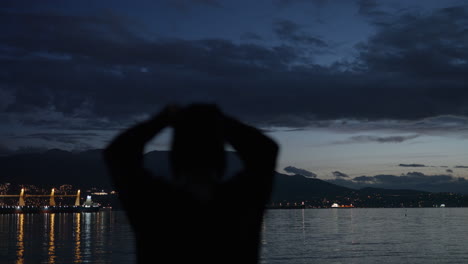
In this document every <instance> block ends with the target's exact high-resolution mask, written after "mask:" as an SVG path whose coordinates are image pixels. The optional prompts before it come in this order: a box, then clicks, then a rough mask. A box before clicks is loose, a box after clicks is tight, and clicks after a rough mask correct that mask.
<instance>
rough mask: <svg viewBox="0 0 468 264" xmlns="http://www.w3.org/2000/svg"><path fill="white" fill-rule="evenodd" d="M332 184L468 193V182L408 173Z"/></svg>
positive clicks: (439, 176) (339, 181)
mask: <svg viewBox="0 0 468 264" xmlns="http://www.w3.org/2000/svg"><path fill="white" fill-rule="evenodd" d="M328 181H329V182H331V183H335V184H339V185H342V186H346V187H350V188H355V189H360V188H364V187H374V188H386V189H413V190H422V191H430V192H460V193H467V192H468V191H467V190H468V189H467V187H468V181H467V180H466V179H465V178H461V177H455V176H452V175H425V174H424V173H421V172H408V173H406V174H402V175H400V176H397V175H386V174H381V175H375V176H359V177H355V178H352V179H343V178H339V179H335V180H328Z"/></svg>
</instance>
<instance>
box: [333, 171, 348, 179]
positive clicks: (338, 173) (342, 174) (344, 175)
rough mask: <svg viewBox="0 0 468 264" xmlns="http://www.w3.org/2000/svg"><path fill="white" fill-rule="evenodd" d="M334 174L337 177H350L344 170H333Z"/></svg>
mask: <svg viewBox="0 0 468 264" xmlns="http://www.w3.org/2000/svg"><path fill="white" fill-rule="evenodd" d="M332 174H333V176H335V177H336V178H349V175H347V174H344V173H342V172H339V171H334V172H332Z"/></svg>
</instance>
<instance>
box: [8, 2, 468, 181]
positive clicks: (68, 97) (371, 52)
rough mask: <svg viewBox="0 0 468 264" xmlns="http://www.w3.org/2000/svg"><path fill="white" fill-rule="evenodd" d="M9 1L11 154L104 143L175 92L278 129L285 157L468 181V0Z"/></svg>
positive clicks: (302, 164)
mask: <svg viewBox="0 0 468 264" xmlns="http://www.w3.org/2000/svg"><path fill="white" fill-rule="evenodd" d="M0 12H1V15H0V25H1V27H0V28H1V34H0V67H1V70H0V123H1V125H0V133H1V142H0V151H1V152H4V153H5V152H11V151H16V150H34V149H43V148H53V147H58V148H65V149H70V150H72V149H88V148H101V147H103V146H104V145H105V144H106V143H107V142H108V141H109V140H110V139H111V138H112V137H113V136H114V135H115V134H116V133H117V132H118V131H119V129H122V128H125V127H128V126H129V125H130V124H132V123H134V122H136V121H137V120H141V119H143V118H145V117H148V116H149V115H151V114H152V113H155V112H157V111H158V110H159V109H161V108H162V107H163V106H164V105H166V104H167V103H173V102H177V103H181V104H186V103H190V102H214V103H218V104H219V105H220V106H221V107H222V109H223V110H224V111H225V112H227V113H230V114H232V115H235V116H237V117H239V118H240V119H242V120H244V121H246V122H249V123H250V124H253V125H255V126H257V127H260V128H263V129H265V130H266V131H269V134H270V135H271V136H272V137H274V138H276V139H277V140H278V141H279V142H280V143H281V145H282V154H281V155H282V156H281V162H280V165H279V166H280V167H286V166H289V165H291V166H295V167H297V168H301V169H306V170H310V171H312V172H313V173H314V174H315V173H316V174H317V175H318V176H319V177H320V176H322V177H333V173H332V172H334V171H335V172H336V171H343V172H344V173H346V174H347V175H350V176H359V175H362V174H364V173H368V174H373V175H375V174H376V173H379V172H388V173H404V172H408V170H407V168H405V167H401V166H398V164H402V163H409V164H419V163H421V164H429V165H434V166H450V167H451V168H452V167H453V168H452V169H454V172H453V173H454V175H457V176H461V177H465V176H466V177H468V170H466V169H465V170H461V169H458V170H457V168H455V166H462V165H468V150H466V148H464V147H463V146H468V144H467V139H468V136H467V132H468V87H467V76H468V75H467V73H468V3H467V2H466V1H436V0H434V1H427V0H425V1H396V0H395V1H393V0H392V1H372V0H354V1H353V0H341V1H338V0H337V1H327V0H310V1H306V0H273V1H217V0H171V1H169V0H168V1H138V2H129V1H115V0H114V1H2V2H1V3H0ZM166 142H167V137H164V136H163V138H162V139H161V140H159V141H156V142H155V144H154V145H153V147H156V148H158V147H159V148H164V147H165V145H166ZM435 163H437V164H435ZM428 168H432V169H427V170H426V171H424V172H425V173H433V174H437V173H439V172H442V171H443V172H444V173H445V172H446V171H447V169H446V168H444V167H441V169H440V171H438V170H435V169H434V167H431V166H428ZM423 169H424V168H418V170H419V171H422V170H423Z"/></svg>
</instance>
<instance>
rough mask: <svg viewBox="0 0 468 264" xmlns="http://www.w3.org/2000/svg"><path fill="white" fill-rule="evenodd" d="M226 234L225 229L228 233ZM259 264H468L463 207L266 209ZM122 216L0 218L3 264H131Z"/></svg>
mask: <svg viewBox="0 0 468 264" xmlns="http://www.w3.org/2000/svg"><path fill="white" fill-rule="evenodd" d="M226 228H229V227H226ZM262 235H263V239H262V259H261V263H265V264H266V263H346V264H350V263H363V264H366V263H372V264H373V263H468V245H467V244H468V243H467V242H468V208H427V209H426V208H420V209H306V210H269V211H267V214H266V216H265V222H264V225H263V234H262ZM133 242H134V238H133V235H132V232H131V229H130V227H129V225H128V222H127V220H126V218H125V215H124V214H123V213H122V212H111V211H105V212H100V213H81V214H79V213H77V214H26V215H0V263H26V264H27V263H132V262H134V260H135V256H134V251H135V250H134V247H133Z"/></svg>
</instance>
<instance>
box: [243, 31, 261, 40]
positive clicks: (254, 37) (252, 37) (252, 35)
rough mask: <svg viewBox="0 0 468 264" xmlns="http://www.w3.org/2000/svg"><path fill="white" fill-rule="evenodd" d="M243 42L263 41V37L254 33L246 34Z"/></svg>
mask: <svg viewBox="0 0 468 264" xmlns="http://www.w3.org/2000/svg"><path fill="white" fill-rule="evenodd" d="M241 40H263V38H262V36H260V35H259V34H257V33H253V32H244V33H243V34H242V35H241Z"/></svg>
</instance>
